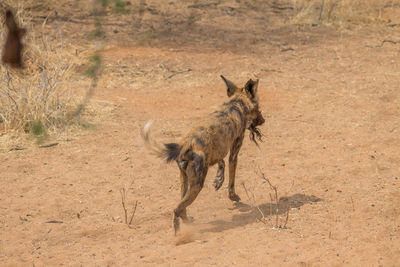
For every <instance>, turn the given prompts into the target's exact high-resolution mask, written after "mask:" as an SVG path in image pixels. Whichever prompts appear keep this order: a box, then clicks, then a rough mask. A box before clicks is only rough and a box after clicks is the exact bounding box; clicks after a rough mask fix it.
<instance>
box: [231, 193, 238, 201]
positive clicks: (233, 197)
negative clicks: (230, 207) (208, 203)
mask: <svg viewBox="0 0 400 267" xmlns="http://www.w3.org/2000/svg"><path fill="white" fill-rule="evenodd" d="M229 199H230V200H232V201H235V202H239V201H240V197H239V196H238V195H237V194H235V193H229Z"/></svg>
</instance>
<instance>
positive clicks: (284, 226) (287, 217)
mask: <svg viewBox="0 0 400 267" xmlns="http://www.w3.org/2000/svg"><path fill="white" fill-rule="evenodd" d="M289 211H290V206H288V207H287V212H286V219H285V224H284V225H283V228H284V229H286V228H287V227H286V225H287V222H288V220H289Z"/></svg>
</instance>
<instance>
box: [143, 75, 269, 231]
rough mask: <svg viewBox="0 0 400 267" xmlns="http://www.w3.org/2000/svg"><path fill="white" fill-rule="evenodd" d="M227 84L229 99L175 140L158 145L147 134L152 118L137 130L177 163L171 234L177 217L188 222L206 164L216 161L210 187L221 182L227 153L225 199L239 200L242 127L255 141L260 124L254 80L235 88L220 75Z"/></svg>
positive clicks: (159, 153)
mask: <svg viewBox="0 0 400 267" xmlns="http://www.w3.org/2000/svg"><path fill="white" fill-rule="evenodd" d="M221 78H222V79H223V80H224V81H225V84H226V86H227V94H228V97H230V99H229V101H228V102H226V103H225V104H223V105H222V106H221V108H220V109H219V110H218V111H215V112H213V113H211V114H210V115H209V116H207V117H206V118H205V120H204V121H202V122H200V123H199V124H198V125H197V126H196V127H194V128H192V129H191V130H190V131H189V132H188V133H187V134H186V135H185V136H183V138H182V140H181V141H180V142H179V143H168V144H164V145H161V144H159V143H157V141H155V140H154V139H153V138H152V136H151V131H150V126H151V124H152V121H149V122H147V123H146V125H145V126H144V127H143V128H142V129H141V136H142V138H143V140H144V144H145V146H146V147H147V148H148V149H149V150H150V151H151V152H153V154H155V155H156V156H158V157H160V158H163V159H165V160H166V162H171V161H172V160H175V161H176V162H177V163H178V167H179V170H180V176H181V198H182V199H181V201H180V203H179V204H178V206H177V207H176V209H175V210H174V219H173V223H174V229H175V234H176V233H177V231H178V230H179V218H182V220H183V221H184V222H187V221H190V218H189V217H188V216H187V215H186V208H187V207H188V206H189V205H190V204H191V203H192V202H193V201H194V200H195V199H196V197H197V195H198V194H199V192H200V190H201V189H202V187H203V185H204V180H205V178H206V175H207V171H208V167H209V166H212V165H214V164H218V170H217V175H216V177H215V180H214V187H215V189H216V190H218V189H219V188H220V187H221V186H222V183H223V182H224V170H225V162H224V158H225V156H226V155H227V153H228V151H230V156H229V198H230V199H231V200H232V201H239V200H240V197H239V196H238V195H237V194H236V193H235V172H236V165H237V158H238V153H239V150H240V147H241V146H242V142H243V138H244V133H245V130H246V128H247V129H249V130H250V132H251V133H250V138H251V139H252V140H253V141H254V142H255V143H256V144H257V142H256V141H255V139H254V134H256V136H257V137H258V139H260V140H261V133H260V131H259V130H258V129H257V126H258V125H261V124H263V123H264V118H263V116H262V115H261V112H260V110H259V105H258V94H257V87H258V80H256V81H253V80H251V79H250V80H249V81H248V82H247V83H246V85H245V86H244V87H243V88H241V89H239V88H238V87H237V86H236V85H234V84H233V83H232V82H231V81H229V80H227V79H225V77H223V76H222V75H221Z"/></svg>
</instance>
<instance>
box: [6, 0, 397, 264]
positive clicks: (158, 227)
mask: <svg viewBox="0 0 400 267" xmlns="http://www.w3.org/2000/svg"><path fill="white" fill-rule="evenodd" d="M62 2H63V3H64V2H65V6H67V7H68V5H70V9H67V8H65V7H63V5H61V7H60V11H59V16H60V17H61V18H62V17H63V16H68V15H70V16H71V17H72V18H73V19H77V20H79V19H81V20H82V21H85V20H84V19H85V14H87V12H88V11H87V9H83V10H80V9H79V8H78V7H77V3H78V2H76V1H75V2H74V1H70V2H67V1H62ZM148 2H150V3H152V4H153V5H155V4H154V3H156V2H157V1H148ZM159 2H160V3H163V2H162V1H159ZM70 3H71V4H70ZM224 3H225V1H224ZM152 4H148V7H147V9H144V11H143V14H144V15H143V18H142V19H141V20H140V21H139V22H138V23H139V24H138V25H139V26H138V27H137V28H135V29H132V28H131V27H130V26H129V25H130V24H129V23H128V22H129V19H131V17H132V16H127V15H125V17H124V16H122V19H123V20H122V22H120V24H121V25H119V24H113V23H109V25H108V26H107V27H106V31H107V32H110V35H111V36H110V35H109V36H108V37H107V39H106V41H107V42H106V44H107V47H106V48H105V49H104V51H103V53H102V55H103V58H104V61H103V64H104V72H103V76H102V80H101V83H100V85H99V87H98V88H97V91H96V93H95V96H94V99H95V100H102V101H108V102H111V103H113V105H114V106H115V109H114V110H113V111H112V114H111V116H110V117H109V118H108V119H105V120H103V121H101V123H98V124H97V125H96V128H95V129H94V130H90V131H87V132H84V133H83V134H80V135H79V136H74V137H73V138H71V140H70V141H68V142H67V141H60V144H59V145H58V146H54V147H50V148H38V147H37V146H35V145H33V144H32V145H30V146H27V149H26V150H22V151H8V152H2V153H0V162H2V163H1V164H0V173H1V179H0V235H1V239H0V262H2V264H4V265H6V266H14V265H20V266H25V265H28V264H34V265H35V266H43V265H44V266H54V265H74V266H75V265H76V266H77V265H85V266H87V265H101V266H105V265H118V266H142V265H172V266H177V265H178V266H181V265H183V266H189V265H195V266H204V265H217V266H231V265H239V266H260V265H264V266H277V265H278V264H280V265H282V264H283V265H285V266H342V265H347V266H362V265H365V266H399V264H400V208H399V203H400V167H399V166H400V153H399V147H400V138H399V132H400V119H399V118H400V105H399V101H400V91H399V84H400V73H399V70H400V63H399V60H398V59H399V56H400V45H399V44H393V43H385V44H384V45H383V46H382V47H379V48H371V47H369V46H376V45H379V44H380V43H381V41H382V40H383V39H387V38H392V36H395V33H396V31H397V33H398V28H396V27H388V28H386V27H383V28H378V29H375V30H368V29H362V30H359V31H352V32H349V31H346V32H338V31H336V30H334V29H330V28H324V27H308V26H301V27H300V26H293V25H292V26H281V27H278V26H276V25H270V24H269V21H264V20H262V15H263V14H264V15H265V14H271V16H276V17H277V18H280V17H285V14H284V13H282V14H279V13H278V14H277V13H274V12H272V11H271V10H270V9H271V8H270V7H269V6H268V5H266V6H263V7H262V8H260V10H257V9H254V8H253V7H251V6H248V5H245V4H241V3H240V2H239V1H226V3H225V4H224V5H223V6H222V7H220V9H216V8H215V7H209V6H205V7H202V8H186V9H183V8H182V11H181V12H178V11H176V10H178V9H172V8H171V7H170V8H169V9H168V8H167V7H164V6H162V5H161V4H160V6H155V7H154V6H152ZM165 5H166V4H165ZM176 5H177V4H176ZM221 5H222V4H221ZM230 5H231V7H232V8H233V9H229V8H227V6H228V7H229V6H230ZM131 8H132V9H134V10H135V8H139V7H137V6H135V5H133V6H132V7H131ZM207 8H208V9H207ZM77 10H78V11H79V10H80V11H79V12H80V13H79V12H78V11H77ZM157 10H158V11H157ZM160 10H161V11H162V12H161V11H160ZM171 10H174V11H171ZM191 10H194V11H191ZM218 10H219V12H220V13H218V12H217V11H218ZM229 10H231V11H229ZM63 11H64V12H65V14H64V13H63ZM175 11H176V12H178V15H181V16H183V17H184V18H183V19H181V18H180V17H179V16H178V15H177V16H172V15H170V14H169V13H168V12H172V13H173V12H175ZM33 12H36V13H37V14H39V13H40V12H39V11H33ZM68 12H71V14H69V13H68ZM76 12H78V13H76ZM135 12H136V11H135ZM157 12H158V13H157ZM185 12H189V14H188V15H187V17H189V18H190V17H191V16H192V17H194V18H198V19H193V20H194V21H193V22H190V21H189V22H188V21H187V20H186V19H187V17H185V16H186V13H185ZM190 12H195V13H193V14H194V15H193V14H192V13H190ZM229 12H233V14H232V13H229ZM263 12H264V13H263ZM36 13H35V14H36ZM160 13H161V14H163V15H164V17H163V16H161V15H159V14H160ZM157 14H158V15H157ZM182 14H183V15H182ZM38 16H39V15H38ZM157 18H158V19H160V20H161V19H164V20H166V19H171V21H172V24H171V25H172V26H171V27H172V29H170V32H168V31H167V29H164V28H162V27H161V26H159V24H157V23H158V20H157ZM172 18H174V19H175V20H173V19H172ZM244 18H246V20H244ZM272 18H274V17H272ZM272 18H271V19H270V20H272ZM118 19H120V18H119V17H118V16H116V15H110V18H109V21H114V20H115V21H117V20H118ZM242 19H243V21H244V22H243V23H242ZM74 21H75V20H74ZM180 21H184V22H182V23H178V22H180ZM140 23H141V24H140ZM151 23H152V25H150V24H151ZM160 23H161V22H160ZM48 25H49V26H48V30H49V32H52V29H53V28H52V27H54V28H55V25H59V26H62V27H63V29H65V32H67V33H68V32H74V31H75V32H78V33H77V34H76V35H72V34H71V37H70V38H71V40H70V42H71V43H73V44H76V45H77V46H78V45H79V47H80V49H81V51H83V50H85V49H88V48H89V44H90V43H91V41H90V40H88V39H84V41H82V42H81V43H79V42H78V41H79V39H80V38H81V36H80V34H88V33H89V31H90V27H89V26H87V30H86V28H85V27H82V24H80V23H75V22H70V21H64V20H61V19H58V20H57V18H54V20H51V17H50V19H49V24H48ZM135 25H136V24H135ZM149 25H150V26H152V27H153V28H154V29H159V31H157V30H154V31H155V33H154V36H153V37H151V38H150V39H146V40H144V41H143V39H141V37H137V36H142V35H140V34H136V35H135V36H131V37H129V33H132V32H135V31H137V32H139V33H143V32H146V30H147V28H146V27H148V28H151V27H150V26H149ZM160 25H161V24H160ZM174 25H175V26H176V27H177V29H178V30H176V31H175V30H174V29H175V28H173V27H174ZM193 25H194V26H193ZM249 25H256V26H255V27H249ZM164 26H165V25H164ZM211 26H212V27H211ZM38 27H41V24H40V25H39V26H38ZM135 27H136V26H135ZM165 27H166V26H165ZM191 27H192V28H191ZM82 28H83V29H84V30H80V31H78V29H82ZM113 29H118V32H117V33H113V32H112V30H113ZM207 29H208V31H207ZM182 31H186V32H182ZM112 34H114V35H112ZM168 36H169V37H170V38H169V37H168ZM254 36H256V37H254ZM288 48H291V49H289V50H288ZM188 69H190V70H191V71H185V70H188ZM179 71H185V72H182V73H177V74H176V75H174V76H172V77H170V76H171V75H172V74H174V73H176V72H179ZM220 74H224V75H225V76H227V77H228V78H230V79H231V80H233V81H235V82H237V83H238V84H240V85H243V84H244V83H245V82H246V81H247V79H249V78H254V77H255V78H259V79H260V86H259V92H260V101H261V109H262V111H263V114H264V117H265V118H266V123H265V125H263V126H262V127H261V130H262V132H263V134H264V142H262V143H260V148H257V147H256V146H255V145H254V144H253V143H251V142H250V140H249V139H248V138H247V137H246V140H245V142H244V145H243V148H242V150H241V151H240V154H239V164H238V170H237V186H236V188H237V193H238V194H239V195H240V196H241V198H242V202H240V203H239V204H234V203H232V202H231V201H230V200H229V199H228V197H227V194H228V193H227V189H226V183H225V185H224V186H223V188H221V189H220V190H219V191H217V192H216V191H215V190H214V188H213V186H212V180H213V178H214V176H215V173H216V168H215V167H213V168H211V170H210V171H209V174H208V179H207V180H206V183H205V186H204V188H203V190H202V192H201V193H200V195H199V197H198V198H197V199H196V201H195V202H194V203H193V204H192V205H191V206H190V207H189V209H188V213H189V215H192V216H194V217H195V221H194V222H193V223H192V224H190V225H184V224H183V226H182V227H183V229H182V232H181V234H180V235H178V237H174V234H173V228H172V210H173V209H174V207H175V205H176V204H177V202H178V200H179V176H178V170H177V167H176V165H175V164H170V165H168V164H165V163H163V162H161V161H160V160H158V159H156V158H154V157H152V156H151V155H149V154H147V152H146V151H145V149H144V148H143V146H142V142H141V140H140V137H139V129H140V127H142V126H143V125H144V124H145V122H146V121H147V120H149V119H154V120H155V123H154V135H155V136H156V138H157V139H159V140H160V141H165V142H171V141H175V140H178V138H179V137H180V135H181V134H182V133H184V132H185V131H187V130H188V129H189V128H190V126H191V124H192V123H193V121H195V120H197V119H199V118H201V117H202V116H205V115H206V114H208V113H210V112H212V111H213V110H215V109H216V107H217V106H219V105H220V104H222V103H223V102H224V101H226V100H227V96H226V92H225V87H224V84H223V82H222V80H221V79H220V78H219V75H220ZM77 75H78V74H77ZM258 168H261V170H262V171H263V173H264V174H265V175H266V176H267V177H268V178H269V179H270V180H271V182H272V183H273V184H274V185H276V186H277V188H278V193H279V196H280V197H281V201H280V202H279V211H278V212H279V224H281V225H282V224H284V221H285V216H286V213H287V211H288V209H289V218H288V222H287V229H281V228H277V227H274V226H275V219H276V216H275V208H276V205H275V203H271V199H270V194H271V193H272V191H271V190H270V188H269V186H268V184H266V183H264V182H263V180H262V179H261V178H260V177H259V175H257V173H256V170H257V169H258ZM226 182H227V181H226ZM242 183H244V184H245V186H246V188H247V190H248V193H249V195H250V199H249V198H248V197H247V196H246V193H245V190H244V187H243V185H242ZM121 188H126V189H127V190H128V196H127V206H128V208H129V211H130V209H131V208H132V207H133V205H134V203H135V201H138V206H137V210H136V214H135V216H134V218H133V222H132V225H131V227H128V226H127V225H126V224H124V215H123V214H124V213H123V210H122V205H121V196H120V189H121ZM272 202H273V201H272ZM271 210H272V213H271ZM260 211H261V212H262V213H263V214H264V216H265V224H264V223H262V222H260V221H259V219H260V218H261V217H262V216H261V213H260ZM51 221H58V222H62V223H54V222H53V223H51Z"/></svg>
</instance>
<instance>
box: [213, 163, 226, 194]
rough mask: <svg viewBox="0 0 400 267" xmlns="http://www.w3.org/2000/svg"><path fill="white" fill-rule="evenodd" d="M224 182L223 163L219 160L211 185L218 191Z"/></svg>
mask: <svg viewBox="0 0 400 267" xmlns="http://www.w3.org/2000/svg"><path fill="white" fill-rule="evenodd" d="M224 180H225V161H224V160H220V161H219V162H218V171H217V175H216V176H215V179H214V183H213V184H214V187H215V190H218V189H220V188H221V186H222V184H223V183H224Z"/></svg>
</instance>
